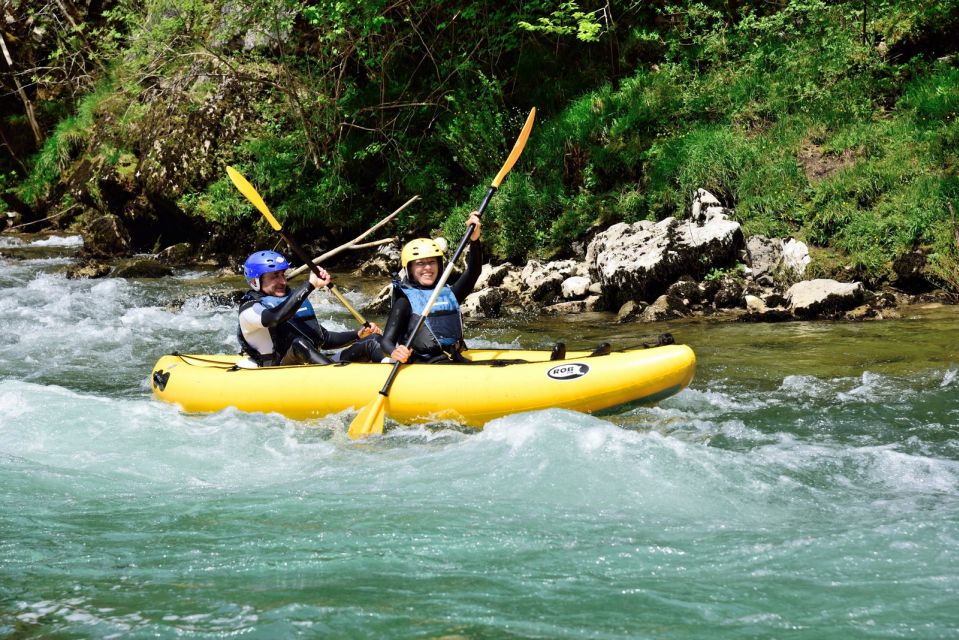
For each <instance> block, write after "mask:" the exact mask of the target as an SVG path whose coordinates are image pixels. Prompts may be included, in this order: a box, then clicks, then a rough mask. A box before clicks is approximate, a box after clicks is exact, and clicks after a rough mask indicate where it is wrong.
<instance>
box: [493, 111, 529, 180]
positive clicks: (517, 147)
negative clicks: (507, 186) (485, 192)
mask: <svg viewBox="0 0 959 640" xmlns="http://www.w3.org/2000/svg"><path fill="white" fill-rule="evenodd" d="M534 118H536V107H533V108H532V109H530V110H529V115H528V116H526V124H524V125H523V130H522V131H520V132H519V137H518V138H516V144H514V145H513V150H512V151H510V153H509V157H508V158H506V164H504V165H503V168H502V169H500V170H499V173H497V174H496V177H495V178H493V185H492V186H493V188H494V189H499V185H500V183H501V182H503V179H504V178H505V177H506V174H507V173H509V172H510V169H512V168H513V165H514V164H516V161H517V160H519V156H520V154H522V153H523V147H525V146H526V140H527V139H528V138H529V132H530V131H532V130H533V119H534Z"/></svg>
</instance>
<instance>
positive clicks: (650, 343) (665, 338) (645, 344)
mask: <svg viewBox="0 0 959 640" xmlns="http://www.w3.org/2000/svg"><path fill="white" fill-rule="evenodd" d="M670 344H676V339H675V338H673V334H671V333H661V334H659V335H658V336H655V337H650V338H646V339H644V340H643V341H642V342H640V343H639V344H637V345H633V346H629V347H624V348H623V349H617V351H628V350H629V349H639V348H643V349H652V348H653V347H665V346H666V345H670Z"/></svg>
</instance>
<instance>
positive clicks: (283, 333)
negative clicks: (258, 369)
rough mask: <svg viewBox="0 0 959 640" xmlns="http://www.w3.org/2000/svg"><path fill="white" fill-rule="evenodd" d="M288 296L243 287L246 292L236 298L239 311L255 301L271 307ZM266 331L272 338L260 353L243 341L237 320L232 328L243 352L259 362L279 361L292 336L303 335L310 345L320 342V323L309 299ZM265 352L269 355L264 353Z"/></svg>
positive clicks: (266, 364) (271, 363)
mask: <svg viewBox="0 0 959 640" xmlns="http://www.w3.org/2000/svg"><path fill="white" fill-rule="evenodd" d="M288 297H289V296H288V295H286V296H268V295H266V294H265V293H263V292H261V291H247V292H246V294H245V295H244V296H243V297H242V298H240V313H242V312H243V311H244V310H246V309H248V308H249V307H250V306H252V305H254V304H256V303H258V302H259V303H260V304H262V305H263V306H264V307H266V308H267V309H275V308H276V307H278V306H280V305H281V304H283V303H284V302H286V299H287V298H288ZM269 331H270V339H272V340H273V353H272V354H262V353H260V352H258V351H257V350H256V349H255V348H254V347H253V346H252V345H251V344H250V343H249V342H247V341H246V339H245V338H244V337H243V331H242V330H241V329H240V327H239V324H238V325H237V328H236V337H237V340H238V341H239V343H240V346H241V347H242V350H243V352H244V353H248V354H250V357H251V358H253V360H254V361H256V362H257V363H258V364H259V365H260V366H269V365H275V364H279V362H280V359H281V358H282V357H283V354H285V353H286V352H287V350H288V349H289V348H290V345H291V344H292V343H293V339H294V338H295V337H297V336H303V337H304V338H306V339H307V340H309V341H310V343H311V344H313V345H316V344H319V343H322V342H323V334H322V332H321V329H320V323H319V322H318V321H317V319H316V312H315V311H314V310H313V304H312V303H310V301H309V299H306V300H304V301H303V303H302V304H301V305H300V307H299V308H298V309H297V310H296V313H295V314H293V316H292V317H291V318H290V319H289V320H287V321H286V322H281V323H280V324H279V325H277V326H275V327H270V328H269ZM268 355H269V356H270V358H268V357H267V356H268Z"/></svg>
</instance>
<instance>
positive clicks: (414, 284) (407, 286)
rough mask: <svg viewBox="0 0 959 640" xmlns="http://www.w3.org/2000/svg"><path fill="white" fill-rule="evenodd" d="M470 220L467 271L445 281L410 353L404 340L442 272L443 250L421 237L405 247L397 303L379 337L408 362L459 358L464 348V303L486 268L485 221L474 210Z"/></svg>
mask: <svg viewBox="0 0 959 640" xmlns="http://www.w3.org/2000/svg"><path fill="white" fill-rule="evenodd" d="M471 224H472V225H476V227H475V229H473V233H472V235H471V236H470V243H469V255H468V257H467V261H466V271H465V272H464V273H463V274H462V275H460V277H459V278H457V279H456V280H455V281H451V283H447V284H446V285H445V286H444V287H443V290H442V291H441V292H440V294H439V296H438V297H437V298H436V301H435V302H434V303H433V307H432V308H431V309H430V313H429V315H428V316H427V317H426V321H425V322H424V323H423V326H422V327H421V328H420V331H419V333H417V335H416V336H414V337H413V341H412V343H411V344H410V347H411V348H412V353H411V352H410V349H407V348H406V347H404V346H403V345H404V344H406V343H407V342H408V340H409V338H410V335H409V334H410V332H411V331H412V330H413V327H415V326H416V323H417V320H418V319H419V316H420V315H421V314H422V312H423V310H424V309H425V307H426V302H427V301H428V300H429V298H430V296H431V295H432V293H433V287H434V285H435V284H436V281H437V280H439V278H440V276H441V275H442V274H443V268H444V267H443V258H444V250H443V248H441V247H440V246H439V245H438V244H437V243H436V241H434V240H430V239H429V238H417V239H416V240H412V241H411V242H408V243H406V245H405V246H404V247H403V251H402V253H401V254H400V261H401V262H402V263H403V266H404V267H405V268H406V274H405V275H404V276H403V277H402V278H400V279H397V280H394V281H393V304H392V307H391V308H390V315H389V318H387V320H386V326H385V328H384V329H383V335H382V336H381V337H380V346H381V347H382V348H383V351H384V353H385V354H390V358H391V359H393V360H395V361H399V362H406V361H407V360H408V359H409V358H410V356H411V355H412V357H413V358H414V360H416V361H418V362H456V361H457V360H458V359H459V358H458V356H459V353H460V351H462V350H463V349H465V348H466V345H465V343H464V342H463V318H462V315H461V314H460V303H461V302H463V300H464V299H465V298H466V296H468V295H469V294H470V292H472V291H473V286H474V285H475V284H476V281H477V279H479V275H480V272H481V271H482V269H483V243H482V242H481V241H480V235H481V226H480V219H479V215H478V214H477V213H476V212H475V211H474V212H473V213H472V214H470V217H469V220H467V221H466V226H469V225H471Z"/></svg>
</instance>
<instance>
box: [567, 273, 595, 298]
mask: <svg viewBox="0 0 959 640" xmlns="http://www.w3.org/2000/svg"><path fill="white" fill-rule="evenodd" d="M591 284H592V282H591V281H590V279H589V278H587V277H586V276H570V277H568V278H566V279H565V280H563V282H562V284H561V285H560V292H561V294H562V296H563V298H564V299H565V300H579V299H582V298H585V297H586V294H587V293H589V285H591Z"/></svg>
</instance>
